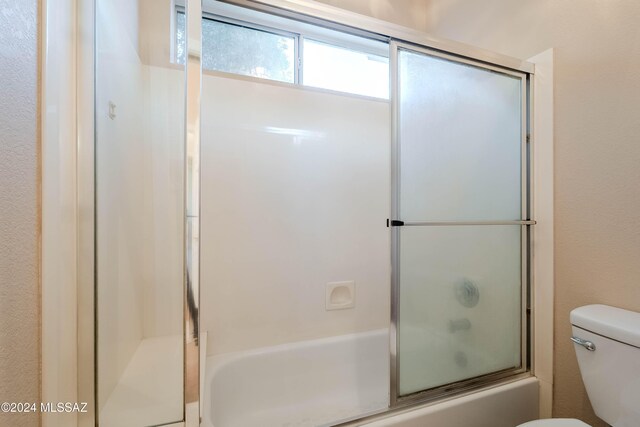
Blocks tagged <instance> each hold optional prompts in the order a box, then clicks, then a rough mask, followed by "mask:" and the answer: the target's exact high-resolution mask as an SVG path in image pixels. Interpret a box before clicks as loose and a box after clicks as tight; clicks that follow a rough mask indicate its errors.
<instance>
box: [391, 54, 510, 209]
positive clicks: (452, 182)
mask: <svg viewBox="0 0 640 427" xmlns="http://www.w3.org/2000/svg"><path fill="white" fill-rule="evenodd" d="M399 79H400V80H399V85H400V93H399V99H400V102H399V113H400V119H399V120H400V122H399V124H400V127H399V129H400V157H401V161H402V166H401V170H400V183H401V190H400V191H401V194H400V199H401V204H400V217H401V218H402V219H403V220H405V221H411V220H414V221H419V220H450V221H453V220H517V219H520V216H521V194H520V193H521V181H520V177H521V142H522V138H521V114H522V110H521V96H522V95H521V80H520V79H519V78H516V77H512V76H510V75H507V74H501V73H497V72H492V71H488V70H485V69H481V68H477V67H473V66H469V65H465V64H460V63H456V62H451V61H448V60H444V59H440V58H436V57H432V56H428V55H424V54H420V53H414V52H409V51H404V50H400V51H399Z"/></svg>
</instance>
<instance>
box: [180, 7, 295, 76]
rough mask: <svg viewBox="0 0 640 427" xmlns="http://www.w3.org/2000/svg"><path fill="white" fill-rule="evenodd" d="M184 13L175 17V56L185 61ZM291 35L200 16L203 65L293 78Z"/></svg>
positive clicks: (210, 67)
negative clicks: (201, 18)
mask: <svg viewBox="0 0 640 427" xmlns="http://www.w3.org/2000/svg"><path fill="white" fill-rule="evenodd" d="M185 40H186V34H185V15H184V13H180V12H179V13H178V15H177V19H176V57H177V61H178V63H180V64H184V62H185V54H186V52H185ZM294 60H295V59H294V38H293V37H292V36H286V35H280V34H274V33H270V32H267V31H262V30H258V29H255V28H248V27H243V26H240V25H235V24H228V23H225V22H219V21H215V20H213V19H207V18H204V19H203V20H202V66H203V68H206V69H210V70H216V71H224V72H228V73H236V74H243V75H247V76H253V77H261V78H266V79H271V80H279V81H283V82H290V83H293V82H294Z"/></svg>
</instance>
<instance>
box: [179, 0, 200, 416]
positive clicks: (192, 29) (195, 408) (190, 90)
mask: <svg viewBox="0 0 640 427" xmlns="http://www.w3.org/2000/svg"><path fill="white" fill-rule="evenodd" d="M186 28H187V31H186V32H187V45H186V49H187V60H186V70H185V97H186V100H185V101H186V102H185V156H184V160H185V164H184V168H185V169H184V173H185V176H184V190H185V199H184V215H185V217H184V220H185V221H184V225H185V228H184V233H185V234H184V238H185V242H184V243H185V245H184V269H185V271H184V285H185V286H184V314H185V316H184V319H185V320H184V359H183V363H184V421H185V427H196V426H199V425H200V344H201V343H200V102H201V100H200V97H201V92H202V88H201V86H202V31H201V28H202V0H187V4H186Z"/></svg>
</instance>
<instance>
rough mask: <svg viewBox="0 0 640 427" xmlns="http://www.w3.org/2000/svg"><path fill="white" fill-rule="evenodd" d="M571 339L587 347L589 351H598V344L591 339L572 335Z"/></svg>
mask: <svg viewBox="0 0 640 427" xmlns="http://www.w3.org/2000/svg"><path fill="white" fill-rule="evenodd" d="M571 341H573V342H574V343H576V344H578V345H580V346H582V347H584V348H586V349H587V350H589V351H596V345H595V344H594V343H592V342H591V341H587V340H583V339H582V338H578V337H571Z"/></svg>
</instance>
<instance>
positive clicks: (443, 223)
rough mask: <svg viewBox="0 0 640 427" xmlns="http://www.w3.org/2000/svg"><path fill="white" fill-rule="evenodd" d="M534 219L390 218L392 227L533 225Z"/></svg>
mask: <svg viewBox="0 0 640 427" xmlns="http://www.w3.org/2000/svg"><path fill="white" fill-rule="evenodd" d="M535 224H536V221H534V220H522V221H399V220H392V221H391V226H392V227H416V226H419V227H423V226H429V227H433V226H447V225H535Z"/></svg>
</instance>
